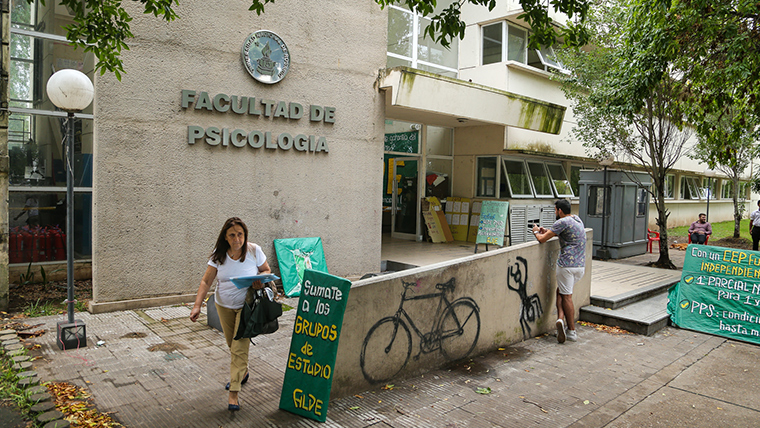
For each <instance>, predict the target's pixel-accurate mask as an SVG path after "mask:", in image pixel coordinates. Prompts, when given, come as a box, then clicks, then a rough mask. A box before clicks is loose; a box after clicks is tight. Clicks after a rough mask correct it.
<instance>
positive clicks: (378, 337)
mask: <svg viewBox="0 0 760 428" xmlns="http://www.w3.org/2000/svg"><path fill="white" fill-rule="evenodd" d="M586 236H587V244H586V274H585V275H584V277H583V279H582V280H581V281H580V282H579V283H578V284H576V286H575V290H574V294H573V301H574V303H575V310H576V319H577V315H578V314H577V312H578V311H579V309H580V307H581V306H583V305H587V304H589V302H590V288H591V242H592V239H591V238H592V231H591V229H586ZM558 255H559V241H558V239H556V238H554V239H552V240H550V241H549V242H547V243H545V244H538V243H536V242H532V243H526V244H521V245H516V246H513V247H505V248H502V249H497V250H491V251H487V252H482V253H479V254H475V255H472V256H469V257H465V258H462V259H458V260H454V261H450V262H445V263H439V264H436V265H431V266H426V267H420V268H415V269H411V270H408V271H403V272H398V273H395V274H390V275H385V276H378V277H374V278H370V279H366V280H362V281H357V282H355V283H354V285H353V287H352V288H351V291H350V293H349V300H348V306H347V307H346V314H345V317H344V320H345V321H344V323H343V328H342V332H341V337H340V344H339V346H338V354H337V360H336V363H335V374H334V377H333V388H332V391H333V397H336V396H341V395H346V394H349V393H353V392H356V391H360V390H364V389H366V388H367V387H369V386H370V385H372V384H378V383H383V382H386V381H387V380H388V379H387V378H394V379H397V378H403V377H409V376H414V375H418V374H420V373H423V372H425V371H428V370H431V369H434V368H437V367H442V366H445V365H446V364H448V363H450V362H451V361H452V360H455V359H458V358H462V357H464V356H467V355H478V354H482V353H484V352H487V351H489V350H492V349H495V348H497V347H499V346H504V345H508V344H510V343H515V342H519V341H522V340H525V339H528V338H531V337H535V336H538V335H541V334H543V333H546V332H549V331H552V330H554V329H555V326H554V323H555V321H556V320H557V310H556V282H555V275H554V273H555V270H554V268H555V265H556V261H557V256H558ZM449 281H451V283H452V284H453V285H454V290H453V292H447V293H446V294H445V296H446V298H447V299H448V301H449V302H455V301H459V302H468V303H460V304H454V305H453V306H455V307H456V308H457V313H458V314H459V315H460V316H466V314H468V313H470V314H471V313H472V312H473V309H472V308H474V307H475V305H476V306H477V308H478V309H477V313H478V316H479V320H480V323H479V326H478V325H477V323H476V322H475V319H476V318H475V317H471V318H470V320H471V321H468V323H466V324H465V327H464V329H463V334H462V335H453V336H452V337H450V339H449V341H447V343H446V344H445V345H444V346H443V349H441V347H440V346H437V344H436V345H435V346H432V347H430V349H425V347H424V346H423V345H421V344H420V342H421V340H420V339H421V336H420V335H418V334H417V333H415V331H414V329H413V328H412V327H411V326H410V324H409V322H408V320H406V319H404V321H405V323H406V325H408V326H410V327H409V331H410V334H409V335H408V336H407V335H406V334H405V332H403V329H401V330H400V331H402V332H399V333H397V335H396V340H395V341H394V346H392V347H391V348H390V352H388V353H386V352H385V349H386V347H387V345H388V341H389V340H388V339H383V338H382V333H385V334H386V337H389V336H390V334H391V331H392V329H391V328H390V327H391V326H392V323H391V322H386V323H384V324H381V325H379V326H378V327H376V328H375V329H374V331H373V326H375V325H376V324H379V323H380V322H381V321H382V320H383V319H386V317H391V316H393V315H394V314H395V313H396V311H397V310H398V308H399V305H400V303H401V301H402V295H403V294H404V289H405V288H404V283H408V284H411V286H410V288H409V291H408V292H407V295H406V297H407V299H408V298H410V297H418V298H419V297H420V296H423V295H427V294H433V293H436V292H439V290H437V289H436V284H443V283H448V282H449ZM460 299H463V300H460ZM439 302H440V297H434V298H428V299H419V300H414V301H405V302H404V304H403V308H404V310H405V311H406V312H407V313H408V315H409V317H410V318H411V319H412V320H413V322H414V324H415V325H416V326H417V328H418V329H419V330H420V331H421V332H423V333H427V332H430V331H431V330H433V329H434V327H436V326H438V325H439V324H438V322H439V321H438V320H439V319H440V315H439V314H440V313H442V312H443V311H442V310H441V309H440V308H439ZM471 303H474V305H473V304H471ZM444 306H445V305H444ZM439 311H440V312H439ZM444 323H446V321H444ZM444 329H445V328H444ZM436 331H439V330H438V329H436ZM409 337H411V343H409ZM448 342H451V343H448ZM473 343H474V346H473ZM421 347H422V348H421ZM421 349H422V352H421ZM420 352H421V353H420ZM418 354H419V359H415V356H417V355H418ZM362 355H363V356H364V357H362Z"/></svg>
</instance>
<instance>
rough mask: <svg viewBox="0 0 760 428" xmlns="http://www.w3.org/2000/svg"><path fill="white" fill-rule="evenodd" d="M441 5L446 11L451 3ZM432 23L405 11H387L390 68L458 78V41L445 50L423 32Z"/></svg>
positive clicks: (396, 9)
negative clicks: (401, 66)
mask: <svg viewBox="0 0 760 428" xmlns="http://www.w3.org/2000/svg"><path fill="white" fill-rule="evenodd" d="M440 3H441V4H439V6H441V7H445V6H448V4H450V3H451V2H450V1H449V2H448V3H447V2H445V1H444V2H440ZM430 22H431V21H430V19H428V18H424V17H423V16H422V15H420V14H416V13H414V12H412V11H410V10H408V9H406V8H404V7H400V6H395V5H393V6H389V7H388V49H387V52H388V55H387V63H386V65H387V67H396V66H399V65H404V66H408V67H412V68H417V69H420V70H425V71H429V72H432V73H437V74H441V75H446V76H450V77H457V74H458V70H457V67H458V65H459V57H458V52H459V40H458V39H454V40H451V43H450V45H449V47H444V46H443V45H442V44H440V43H438V42H436V41H435V40H433V39H432V38H430V37H425V34H424V31H425V28H427V26H428V25H429V24H430Z"/></svg>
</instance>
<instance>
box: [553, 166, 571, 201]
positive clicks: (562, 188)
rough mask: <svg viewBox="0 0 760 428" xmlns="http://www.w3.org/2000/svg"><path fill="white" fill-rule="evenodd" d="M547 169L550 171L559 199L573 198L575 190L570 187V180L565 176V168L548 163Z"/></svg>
mask: <svg viewBox="0 0 760 428" xmlns="http://www.w3.org/2000/svg"><path fill="white" fill-rule="evenodd" d="M546 168H547V169H548V170H549V176H550V177H551V180H552V184H553V185H554V191H555V192H556V193H557V196H558V197H573V196H575V193H573V189H572V187H571V186H570V180H568V179H567V174H565V168H562V165H559V164H553V163H547V164H546Z"/></svg>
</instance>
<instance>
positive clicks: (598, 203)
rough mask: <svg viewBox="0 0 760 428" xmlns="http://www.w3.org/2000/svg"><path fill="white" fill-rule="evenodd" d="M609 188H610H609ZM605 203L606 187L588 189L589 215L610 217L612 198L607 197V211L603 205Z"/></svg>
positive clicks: (590, 187)
mask: <svg viewBox="0 0 760 428" xmlns="http://www.w3.org/2000/svg"><path fill="white" fill-rule="evenodd" d="M608 188H609V187H608ZM602 201H604V186H589V187H588V215H591V216H601V215H602V214H607V216H609V215H610V198H609V196H608V197H607V207H606V208H607V211H604V208H605V207H604V206H603V205H602Z"/></svg>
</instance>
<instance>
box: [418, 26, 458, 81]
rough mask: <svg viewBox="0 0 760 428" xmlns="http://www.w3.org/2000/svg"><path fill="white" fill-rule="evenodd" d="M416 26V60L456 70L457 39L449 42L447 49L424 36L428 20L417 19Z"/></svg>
mask: <svg viewBox="0 0 760 428" xmlns="http://www.w3.org/2000/svg"><path fill="white" fill-rule="evenodd" d="M418 21H419V23H418V24H417V60H419V61H424V62H428V63H431V64H437V65H442V66H445V67H448V68H452V69H456V68H457V66H458V65H459V64H458V61H459V59H458V52H459V39H456V38H455V39H453V40H451V44H450V45H449V47H448V48H445V47H443V45H442V44H440V43H438V42H436V41H435V40H433V39H432V38H431V37H430V36H427V37H426V36H425V33H424V31H425V28H427V26H428V25H430V22H431V21H430V19H428V18H423V17H419V19H418Z"/></svg>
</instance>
